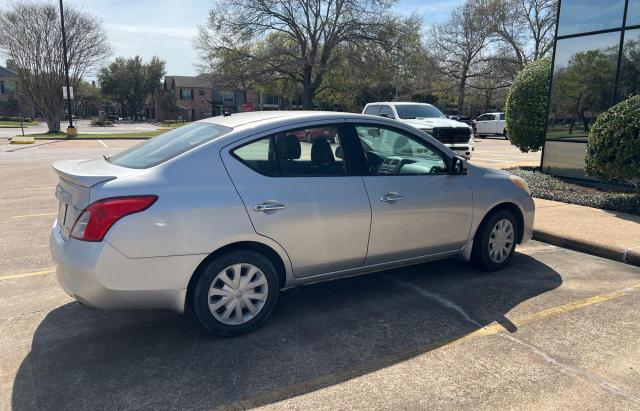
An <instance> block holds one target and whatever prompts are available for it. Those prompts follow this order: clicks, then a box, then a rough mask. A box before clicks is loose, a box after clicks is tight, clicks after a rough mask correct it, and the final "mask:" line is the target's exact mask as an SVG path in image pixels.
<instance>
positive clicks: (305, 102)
mask: <svg viewBox="0 0 640 411" xmlns="http://www.w3.org/2000/svg"><path fill="white" fill-rule="evenodd" d="M311 70H312V67H311V66H307V67H305V68H304V76H303V78H302V108H303V109H305V110H310V109H311V108H313V95H314V94H315V90H314V87H313V79H312V78H311Z"/></svg>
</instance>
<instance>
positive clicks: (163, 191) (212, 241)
mask: <svg viewBox="0 0 640 411" xmlns="http://www.w3.org/2000/svg"><path fill="white" fill-rule="evenodd" d="M218 150H219V149H218V148H217V147H216V145H215V144H212V145H207V146H204V147H200V148H198V149H194V150H192V151H190V152H188V153H185V154H183V155H180V156H178V157H176V158H174V159H172V160H170V161H168V162H166V163H163V164H161V165H159V166H156V167H152V168H150V169H148V170H146V171H145V172H144V173H141V174H138V175H135V176H132V177H126V178H122V179H116V180H112V181H108V182H105V183H102V184H99V185H98V186H95V187H93V188H92V189H91V197H92V198H91V201H96V200H98V199H100V198H105V197H114V196H123V195H134V194H156V195H158V200H157V201H156V203H155V204H153V205H152V206H151V207H150V208H149V209H147V210H145V211H143V212H141V213H137V214H132V215H129V216H126V217H124V218H123V219H121V220H120V221H118V222H117V223H116V224H115V225H114V226H113V227H112V228H111V229H110V230H109V232H108V233H107V235H106V237H105V241H107V242H108V243H109V244H110V245H111V246H113V247H114V248H115V249H117V250H118V251H120V252H121V253H122V254H124V255H125V256H127V257H130V258H141V257H158V256H170V255H187V254H208V253H211V252H212V251H214V250H216V249H218V248H219V247H221V246H224V245H226V244H228V243H230V242H234V241H235V240H237V241H243V240H247V239H250V238H254V237H255V236H256V235H255V231H254V230H253V226H252V225H251V223H250V221H249V218H248V216H247V214H246V211H245V209H244V207H243V205H242V202H241V201H240V198H239V197H238V194H237V192H236V191H235V188H234V186H233V184H232V183H231V181H230V179H229V177H228V175H227V172H226V170H225V169H224V166H223V165H222V162H221V160H220V156H219V154H218Z"/></svg>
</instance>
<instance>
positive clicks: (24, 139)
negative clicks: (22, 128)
mask: <svg viewBox="0 0 640 411" xmlns="http://www.w3.org/2000/svg"><path fill="white" fill-rule="evenodd" d="M35 141H36V140H35V139H34V138H33V137H29V136H19V137H18V136H16V137H13V138H11V140H9V144H33V143H35Z"/></svg>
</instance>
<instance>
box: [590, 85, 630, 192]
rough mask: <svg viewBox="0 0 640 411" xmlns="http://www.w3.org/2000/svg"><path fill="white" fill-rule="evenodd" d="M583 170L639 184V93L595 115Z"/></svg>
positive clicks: (609, 179) (606, 178) (609, 178)
mask: <svg viewBox="0 0 640 411" xmlns="http://www.w3.org/2000/svg"><path fill="white" fill-rule="evenodd" d="M585 163H586V167H585V171H586V172H587V173H588V174H590V175H592V176H595V177H598V178H600V179H602V180H606V181H611V182H627V183H631V184H633V185H635V187H636V190H637V189H638V185H639V184H640V96H633V97H631V98H629V99H627V100H625V101H622V102H620V103H618V104H616V105H615V106H613V107H611V108H610V109H609V110H607V111H605V112H604V113H602V114H601V115H600V116H598V119H597V120H596V121H595V123H593V127H591V132H590V134H589V144H588V145H587V156H586V158H585Z"/></svg>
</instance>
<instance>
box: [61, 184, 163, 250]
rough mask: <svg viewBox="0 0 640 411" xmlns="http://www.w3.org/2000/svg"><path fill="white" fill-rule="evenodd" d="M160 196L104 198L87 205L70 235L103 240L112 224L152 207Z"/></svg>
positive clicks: (80, 238)
mask: <svg viewBox="0 0 640 411" xmlns="http://www.w3.org/2000/svg"><path fill="white" fill-rule="evenodd" d="M157 199H158V196H154V195H145V196H130V197H113V198H103V199H102V200H98V201H96V202H95V203H92V204H90V205H89V207H87V208H86V209H85V210H84V211H83V212H82V214H80V216H79V217H78V219H77V220H76V222H75V223H74V224H73V228H71V234H70V236H71V237H73V238H75V239H78V240H82V241H102V239H103V238H104V236H105V235H106V234H107V231H109V229H110V228H111V226H112V225H114V224H115V223H116V221H118V220H119V219H121V218H122V217H124V216H127V215H129V214H133V213H139V212H140V211H144V210H146V209H147V208H149V207H151V205H152V204H153V203H155V202H156V200H157Z"/></svg>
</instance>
